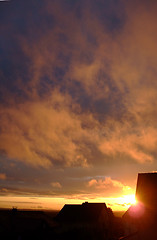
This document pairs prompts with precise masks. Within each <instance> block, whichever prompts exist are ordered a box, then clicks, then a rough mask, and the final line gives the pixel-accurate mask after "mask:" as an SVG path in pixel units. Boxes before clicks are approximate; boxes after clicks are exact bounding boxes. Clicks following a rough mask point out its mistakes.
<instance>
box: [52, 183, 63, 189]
mask: <svg viewBox="0 0 157 240" xmlns="http://www.w3.org/2000/svg"><path fill="white" fill-rule="evenodd" d="M51 186H52V187H54V188H62V185H61V184H60V183H59V182H52V183H51Z"/></svg>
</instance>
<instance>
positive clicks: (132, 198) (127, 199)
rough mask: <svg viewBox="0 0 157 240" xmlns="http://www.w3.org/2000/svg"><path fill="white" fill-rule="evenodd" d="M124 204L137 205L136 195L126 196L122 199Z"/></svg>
mask: <svg viewBox="0 0 157 240" xmlns="http://www.w3.org/2000/svg"><path fill="white" fill-rule="evenodd" d="M122 203H123V204H126V205H134V204H136V199H135V195H134V194H130V195H124V196H123V197H122Z"/></svg>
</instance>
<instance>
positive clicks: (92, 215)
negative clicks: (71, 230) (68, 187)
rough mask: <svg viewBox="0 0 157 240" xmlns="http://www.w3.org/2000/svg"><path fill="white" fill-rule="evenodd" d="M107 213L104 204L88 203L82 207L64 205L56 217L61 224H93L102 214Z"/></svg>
mask: <svg viewBox="0 0 157 240" xmlns="http://www.w3.org/2000/svg"><path fill="white" fill-rule="evenodd" d="M107 211H108V209H107V207H106V204H105V203H88V202H85V203H83V204H82V205H67V204H66V205H64V207H63V208H62V210H61V211H60V212H59V214H58V215H57V217H56V220H58V221H61V222H64V221H66V222H89V221H90V222H93V221H96V220H98V219H99V217H100V215H101V214H102V212H103V213H104V215H105V213H106V212H107Z"/></svg>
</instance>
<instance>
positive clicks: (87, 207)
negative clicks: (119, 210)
mask: <svg viewBox="0 0 157 240" xmlns="http://www.w3.org/2000/svg"><path fill="white" fill-rule="evenodd" d="M113 219H114V215H113V213H112V210H111V209H110V208H107V206H106V204H105V203H88V202H85V203H82V204H80V205H79V204H78V205H73V204H72V205H68V204H66V205H64V207H63V208H62V209H61V211H60V212H59V213H58V215H57V216H56V218H55V220H56V221H57V222H58V223H59V230H60V234H61V235H64V236H66V234H67V235H68V237H67V238H68V239H88V238H90V239H93V237H95V238H94V239H96V236H97V237H98V239H104V237H105V239H109V236H111V235H112V231H111V230H112V229H113V228H112V225H113ZM77 237H78V238H77Z"/></svg>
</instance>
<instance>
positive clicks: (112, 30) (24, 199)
mask: <svg viewBox="0 0 157 240" xmlns="http://www.w3.org/2000/svg"><path fill="white" fill-rule="evenodd" d="M156 13H157V1H155V0H127V1H126V0H45V1H44V0H29V1H27V0H10V1H0V208H1V207H9V208H10V207H12V206H16V207H18V208H36V209H42V208H43V209H60V208H61V207H62V206H63V205H64V204H65V203H82V202H84V201H89V202H106V203H107V205H108V206H109V207H111V208H112V209H113V210H117V209H119V210H124V209H127V208H128V206H129V203H130V202H131V197H130V198H129V197H128V195H129V196H130V195H131V196H132V195H133V194H134V193H135V189H136V181H137V174H138V173H139V172H151V171H156V170H157V14H156Z"/></svg>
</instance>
